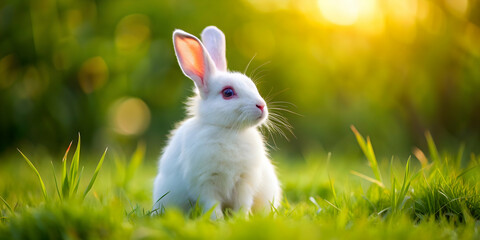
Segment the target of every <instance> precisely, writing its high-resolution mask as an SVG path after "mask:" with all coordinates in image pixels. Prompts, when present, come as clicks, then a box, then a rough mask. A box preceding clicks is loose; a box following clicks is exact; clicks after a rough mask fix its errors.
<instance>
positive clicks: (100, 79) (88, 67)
mask: <svg viewBox="0 0 480 240" xmlns="http://www.w3.org/2000/svg"><path fill="white" fill-rule="evenodd" d="M107 80H108V66H107V64H106V63H105V60H103V58H102V57H93V58H90V59H88V60H86V61H85V62H84V63H83V64H82V67H81V68H80V71H79V73H78V82H79V83H80V87H81V88H82V90H83V91H84V92H85V93H91V92H93V91H94V90H97V89H99V88H101V87H102V86H103V85H104V84H105V82H106V81H107Z"/></svg>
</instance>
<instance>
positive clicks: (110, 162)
mask: <svg viewBox="0 0 480 240" xmlns="http://www.w3.org/2000/svg"><path fill="white" fill-rule="evenodd" d="M352 130H353V132H354V133H355V136H354V135H352V141H355V137H356V140H357V141H358V144H359V146H360V148H361V149H362V151H363V153H364V155H365V157H364V158H363V161H361V162H359V161H347V159H344V157H342V156H335V155H331V154H311V155H310V156H305V159H303V160H299V161H292V160H291V159H289V160H288V161H287V160H286V159H283V158H282V157H279V156H278V155H277V156H276V157H274V159H275V161H276V162H277V163H278V164H277V165H278V172H279V176H280V179H281V181H282V184H283V188H284V194H285V200H284V202H283V204H282V206H281V207H280V208H278V209H273V211H272V213H269V214H267V213H263V214H262V213H257V214H255V215H252V216H245V215H243V214H241V213H232V214H230V215H229V216H228V217H226V218H225V219H222V220H218V221H211V220H210V219H209V217H208V216H209V215H208V214H206V215H202V214H201V210H200V209H198V208H196V209H194V210H192V211H191V212H190V213H188V214H187V215H184V214H182V213H180V212H178V211H175V210H174V209H167V210H166V211H165V212H164V213H163V214H162V215H161V216H155V217H151V216H150V211H151V187H152V181H153V178H154V176H155V173H156V163H155V161H153V160H151V161H150V160H149V161H144V160H143V159H144V150H145V147H144V145H141V144H140V145H139V147H138V148H137V150H136V151H135V153H134V154H133V155H132V156H131V157H128V158H122V157H119V156H117V155H116V154H115V152H114V151H107V153H106V155H105V156H106V157H105V159H104V160H105V161H103V160H102V159H103V158H102V159H101V156H102V153H101V152H99V153H98V156H95V157H90V156H87V157H85V156H83V155H81V156H80V154H79V151H76V149H78V146H79V145H77V146H75V145H76V144H72V146H71V148H69V149H70V152H69V154H68V156H67V157H66V161H63V163H62V162H61V161H59V160H60V159H55V160H52V162H53V164H51V162H50V159H34V158H33V157H32V158H29V153H27V152H24V154H25V156H26V158H29V160H30V161H31V162H32V165H29V163H28V162H29V161H28V160H26V159H24V158H23V157H22V155H21V154H20V153H19V154H18V156H17V157H12V158H11V159H8V161H2V163H1V166H0V196H1V197H2V198H1V201H2V202H1V203H0V217H1V219H0V239H26V238H28V239H47V238H50V239H58V238H65V239H124V238H132V239H150V238H182V239H284V238H295V239H372V238H375V239H402V240H404V239H479V238H480V233H479V226H480V194H479V190H480V181H479V180H480V174H479V173H480V169H479V168H478V167H477V166H478V164H479V162H480V157H479V156H475V155H474V154H470V153H468V154H467V153H463V150H462V149H463V148H462V147H460V148H459V151H458V152H455V153H443V152H441V151H440V152H441V153H439V151H438V150H437V148H436V146H435V143H434V141H433V140H432V138H431V136H430V135H429V134H428V133H427V134H426V141H427V143H428V146H429V147H428V149H424V150H423V151H422V150H420V149H416V150H414V154H413V156H412V157H411V158H410V159H398V158H396V157H392V158H391V159H379V161H377V159H376V157H375V154H374V152H373V147H372V144H371V143H370V140H369V138H364V137H362V136H361V135H360V134H359V133H358V132H356V130H355V129H354V128H352ZM277 154H278V153H277ZM87 159H88V160H89V161H87ZM96 159H98V160H96ZM95 161H99V164H98V165H96V164H94V163H95ZM352 162H354V163H352ZM347 163H348V164H347ZM84 164H85V168H83V166H84ZM34 166H35V167H34ZM52 166H53V168H52ZM34 168H35V169H37V170H38V175H37V173H36V170H35V169H34ZM97 173H98V175H97ZM40 178H41V180H40ZM43 184H44V185H45V186H44V187H42V186H43ZM92 184H93V185H92ZM92 186H93V187H92ZM90 187H92V188H91V189H90Z"/></svg>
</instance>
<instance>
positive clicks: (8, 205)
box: [0, 196, 15, 215]
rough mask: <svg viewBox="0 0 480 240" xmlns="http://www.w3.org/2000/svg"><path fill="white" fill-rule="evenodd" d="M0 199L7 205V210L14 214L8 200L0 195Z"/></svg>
mask: <svg viewBox="0 0 480 240" xmlns="http://www.w3.org/2000/svg"><path fill="white" fill-rule="evenodd" d="M0 200H2V202H3V204H5V206H7V208H8V210H9V211H10V212H11V213H12V215H13V214H15V212H14V211H13V208H12V207H11V206H10V204H8V202H7V201H6V200H5V199H3V197H2V196H0Z"/></svg>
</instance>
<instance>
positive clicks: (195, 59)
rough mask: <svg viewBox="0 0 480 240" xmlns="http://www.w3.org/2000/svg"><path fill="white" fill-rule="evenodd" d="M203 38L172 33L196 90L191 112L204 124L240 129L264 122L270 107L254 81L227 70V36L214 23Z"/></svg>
mask: <svg viewBox="0 0 480 240" xmlns="http://www.w3.org/2000/svg"><path fill="white" fill-rule="evenodd" d="M201 36H202V41H200V40H199V39H198V38H196V37H195V36H193V35H191V34H189V33H186V32H184V31H182V30H175V31H174V33H173V45H174V48H175V54H176V56H177V60H178V63H179V65H180V68H181V69H182V71H183V73H184V74H185V75H186V76H187V77H188V78H190V79H192V80H193V82H194V83H195V86H196V89H195V92H196V93H197V94H196V95H195V96H194V97H192V98H191V99H190V102H189V104H188V105H189V107H188V111H189V114H190V115H191V116H192V117H197V118H198V119H199V120H201V121H202V122H204V123H205V124H212V125H217V126H221V127H225V128H234V129H241V128H247V127H252V126H257V125H260V124H262V123H264V122H265V119H266V118H267V116H268V109H267V106H266V103H265V100H263V98H262V97H261V96H260V94H259V93H258V90H257V87H256V86H255V84H254V83H253V81H252V80H251V79H250V78H249V77H247V76H245V75H244V74H241V73H238V72H229V71H227V61H226V58H225V36H224V34H223V33H222V31H220V30H219V29H218V28H216V27H214V26H210V27H207V28H205V29H204V30H203V32H202V35H201Z"/></svg>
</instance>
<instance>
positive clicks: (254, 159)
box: [153, 27, 281, 218]
mask: <svg viewBox="0 0 480 240" xmlns="http://www.w3.org/2000/svg"><path fill="white" fill-rule="evenodd" d="M206 30H208V31H207V32H208V34H207V35H205V34H204V35H202V37H203V38H205V37H206V38H208V35H212V36H223V33H221V31H220V30H218V29H217V28H215V27H208V28H206ZM215 31H218V32H215ZM204 32H205V30H204ZM176 34H177V35H178V34H182V36H181V38H189V39H196V38H195V37H194V36H191V35H189V34H188V33H185V32H183V31H180V30H176V31H175V32H174V42H175V41H179V40H178V39H177V38H176V36H177V35H176ZM220 34H221V35H220ZM181 38H180V40H181ZM215 39H216V40H215V41H210V43H209V44H210V45H209V47H208V52H207V48H205V47H203V44H202V48H201V49H202V52H201V53H200V54H202V55H203V56H204V57H203V59H205V68H208V71H205V75H204V76H191V74H190V75H189V74H187V73H190V72H192V71H190V69H185V68H187V67H188V66H187V65H185V64H183V63H184V62H185V59H179V64H180V67H181V68H182V71H183V72H184V73H185V74H186V75H187V76H188V77H190V78H191V79H192V80H194V81H195V83H196V86H197V88H196V89H195V92H196V94H195V96H194V97H192V98H190V100H189V102H188V118H187V119H186V120H184V121H183V122H181V123H180V124H179V125H178V127H177V129H176V130H174V131H172V134H171V136H170V139H169V142H168V145H167V146H166V147H165V149H164V150H163V154H162V156H161V158H160V164H159V171H158V175H157V177H156V178H155V183H154V189H153V202H154V206H153V209H154V210H157V212H158V211H160V209H162V208H163V207H170V206H174V207H178V208H181V209H183V210H185V211H187V210H188V209H189V208H190V207H191V206H193V205H195V203H196V201H197V200H198V201H199V204H200V205H201V206H202V207H203V209H204V211H208V210H210V209H212V208H214V211H213V213H212V216H211V217H212V218H217V217H222V216H223V212H222V210H224V209H225V208H232V209H233V210H234V211H238V210H243V211H246V212H250V211H252V210H254V211H255V210H263V211H269V210H270V208H271V206H272V205H273V206H274V207H277V206H278V205H279V202H280V200H281V188H280V183H279V181H278V179H277V176H276V174H275V169H274V166H273V165H272V163H271V162H270V160H269V158H268V154H267V151H266V148H265V144H264V139H263V136H262V135H261V133H260V132H259V131H258V129H257V128H258V126H260V125H261V124H263V123H264V121H265V119H266V118H267V116H268V109H267V106H266V105H265V101H264V100H263V99H262V97H261V96H260V94H259V93H258V90H257V88H256V87H255V84H254V83H253V82H252V81H251V79H250V78H248V77H247V76H245V75H243V74H240V73H235V72H227V71H223V70H220V69H218V68H216V67H215V64H217V63H218V62H214V61H218V59H224V57H225V56H223V58H222V56H217V57H216V59H217V60H212V59H211V58H210V54H209V53H210V52H214V53H215V54H218V53H219V52H220V53H221V52H222V51H221V49H220V51H218V49H215V46H214V45H212V43H213V42H218V41H217V40H218V39H220V40H221V39H222V38H218V37H217V38H215ZM196 40H198V39H196ZM222 41H223V42H222ZM222 41H220V42H218V44H219V45H218V46H220V48H222V46H223V48H224V46H225V42H224V41H225V40H224V37H223V40H222ZM174 45H175V44H174ZM178 46H182V45H181V44H179V45H178ZM175 47H177V45H175ZM199 49H200V48H199ZM187 50H188V49H187ZM175 51H176V54H177V58H179V57H180V56H188V54H189V53H185V52H182V51H185V49H177V48H176V49H175ZM193 54H198V53H193ZM223 54H224V51H223ZM223 63H225V64H226V61H221V63H220V65H221V64H223ZM212 65H213V66H212ZM217 65H218V64H217ZM212 69H213V70H212ZM197 72H198V71H197ZM199 79H200V80H201V81H200V80H199ZM226 86H229V87H232V88H233V89H234V90H235V92H236V94H237V96H236V97H234V98H232V99H224V98H223V96H222V90H223V89H224V88H225V87H226ZM256 105H264V106H265V107H264V108H263V111H262V110H261V109H259V108H258V107H257V106H256ZM165 194H166V195H165ZM164 195H165V196H164ZM162 196H164V197H163V198H161V197H162ZM160 198H161V199H160Z"/></svg>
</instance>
